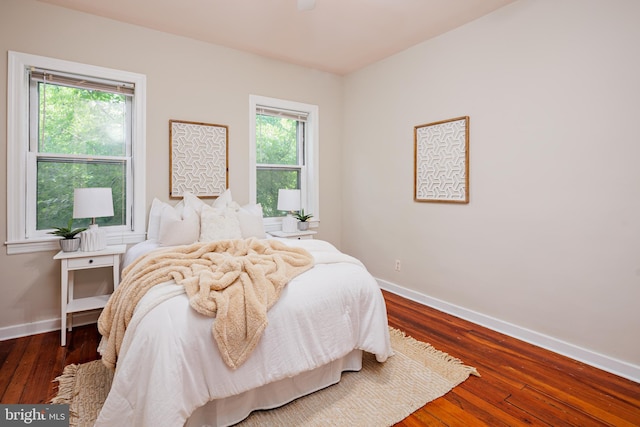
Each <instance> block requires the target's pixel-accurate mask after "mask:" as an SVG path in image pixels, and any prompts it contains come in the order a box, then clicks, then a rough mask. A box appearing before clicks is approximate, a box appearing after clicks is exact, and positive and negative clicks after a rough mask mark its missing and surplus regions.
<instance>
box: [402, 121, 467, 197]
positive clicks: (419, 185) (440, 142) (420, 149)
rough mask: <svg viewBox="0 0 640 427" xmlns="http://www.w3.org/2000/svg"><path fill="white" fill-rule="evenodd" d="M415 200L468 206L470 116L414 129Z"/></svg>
mask: <svg viewBox="0 0 640 427" xmlns="http://www.w3.org/2000/svg"><path fill="white" fill-rule="evenodd" d="M414 143H415V147H414V200H415V201H416V202H444V203H469V117H468V116H464V117H458V118H455V119H450V120H443V121H440V122H435V123H429V124H425V125H419V126H415V127H414Z"/></svg>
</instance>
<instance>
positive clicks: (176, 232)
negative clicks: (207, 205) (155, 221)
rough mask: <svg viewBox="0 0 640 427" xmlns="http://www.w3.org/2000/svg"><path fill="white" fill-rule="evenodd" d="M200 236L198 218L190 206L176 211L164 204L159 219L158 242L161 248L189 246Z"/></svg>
mask: <svg viewBox="0 0 640 427" xmlns="http://www.w3.org/2000/svg"><path fill="white" fill-rule="evenodd" d="M199 235H200V217H199V216H198V213H197V212H196V211H195V209H193V208H192V207H191V206H184V208H183V209H182V214H180V212H179V210H178V209H174V208H173V207H172V206H170V205H167V204H165V206H163V208H162V215H161V217H160V230H159V232H158V242H159V243H160V244H161V245H163V246H175V245H189V244H191V243H194V242H197V241H198V237H199Z"/></svg>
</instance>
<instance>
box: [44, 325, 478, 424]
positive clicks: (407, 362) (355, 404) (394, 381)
mask: <svg viewBox="0 0 640 427" xmlns="http://www.w3.org/2000/svg"><path fill="white" fill-rule="evenodd" d="M389 330H390V333H391V345H392V347H393V350H394V352H395V354H394V355H393V356H392V357H390V358H389V359H388V360H387V361H386V362H385V363H378V362H376V360H375V357H374V356H373V355H371V354H369V353H365V354H364V358H363V366H362V370H361V371H359V372H345V373H343V374H342V379H341V381H340V382H339V383H338V384H336V385H333V386H330V387H327V388H325V389H323V390H320V391H318V392H315V393H313V394H311V395H308V396H305V397H302V398H300V399H297V400H295V401H293V402H291V403H289V404H287V405H285V406H282V407H280V408H276V409H272V410H269V411H256V412H254V413H252V414H251V415H250V416H249V417H248V418H247V419H245V420H244V421H243V422H241V423H240V424H238V427H250V426H261V427H262V426H305V427H310V426H327V425H334V426H366V427H372V426H381V427H382V426H391V425H393V424H395V423H397V422H399V421H401V420H403V419H404V418H406V417H407V416H408V415H410V414H411V413H412V412H414V411H416V410H418V409H419V408H421V407H422V406H424V405H425V404H426V403H427V402H430V401H432V400H434V399H437V398H438V397H440V396H442V395H444V394H446V393H447V392H448V391H450V390H451V389H452V388H454V387H455V386H457V385H458V384H460V383H462V382H463V381H464V380H466V379H467V378H468V377H469V375H476V376H479V374H478V372H477V371H476V369H475V368H473V367H471V366H466V365H464V364H463V363H462V361H460V360H458V359H456V358H454V357H451V356H449V355H448V354H447V353H443V352H441V351H439V350H436V349H435V348H433V347H432V346H431V345H430V344H427V343H423V342H420V341H417V340H415V339H413V338H411V337H408V336H405V335H404V333H403V332H401V331H399V330H397V329H394V328H389ZM111 380H112V374H111V372H110V371H109V370H108V369H107V368H105V367H104V365H103V364H102V362H101V361H99V360H96V361H93V362H89V363H84V364H81V365H69V366H67V367H66V368H65V369H64V373H63V374H62V376H60V377H58V378H56V381H58V382H59V386H58V395H57V396H56V397H55V398H54V399H53V400H52V403H68V404H70V407H69V412H70V418H71V419H70V426H80V427H85V426H93V424H94V422H95V420H96V418H97V416H98V413H99V412H100V408H101V407H102V404H103V403H104V400H105V398H106V396H107V394H108V393H109V388H110V387H111Z"/></svg>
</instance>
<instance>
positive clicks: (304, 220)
mask: <svg viewBox="0 0 640 427" xmlns="http://www.w3.org/2000/svg"><path fill="white" fill-rule="evenodd" d="M293 216H294V217H295V218H296V219H297V220H298V221H300V222H298V230H300V231H304V230H308V229H309V220H310V219H311V218H313V214H305V213H304V209H300V210H299V211H298V212H297V213H295V214H294V215H293Z"/></svg>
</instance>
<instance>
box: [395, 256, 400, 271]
mask: <svg viewBox="0 0 640 427" xmlns="http://www.w3.org/2000/svg"><path fill="white" fill-rule="evenodd" d="M396 271H400V260H399V259H397V260H396Z"/></svg>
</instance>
